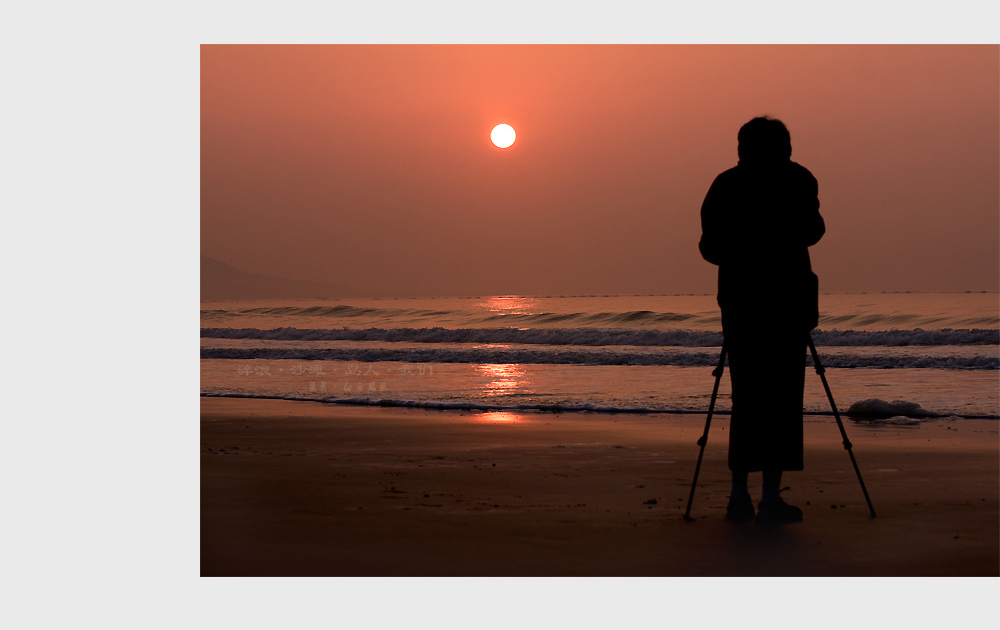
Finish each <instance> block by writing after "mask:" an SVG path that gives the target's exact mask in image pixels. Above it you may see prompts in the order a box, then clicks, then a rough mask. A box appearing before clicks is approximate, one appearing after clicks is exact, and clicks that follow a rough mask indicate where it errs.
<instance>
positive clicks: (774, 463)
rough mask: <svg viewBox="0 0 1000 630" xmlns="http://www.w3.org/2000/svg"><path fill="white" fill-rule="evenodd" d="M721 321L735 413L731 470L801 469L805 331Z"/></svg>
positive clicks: (731, 441)
mask: <svg viewBox="0 0 1000 630" xmlns="http://www.w3.org/2000/svg"><path fill="white" fill-rule="evenodd" d="M726 319H727V318H723V330H724V334H725V343H726V353H727V355H728V357H729V374H730V378H731V379H732V385H733V394H732V400H733V412H732V419H731V428H730V433H729V468H730V470H734V471H745V472H752V471H758V470H802V389H803V386H804V384H805V361H806V339H807V338H806V335H807V333H806V332H803V331H802V329H801V328H799V327H793V329H791V330H790V329H789V328H788V327H785V328H777V327H774V326H760V325H759V323H760V322H755V324H758V325H753V326H733V325H729V326H727V325H726V324H727V322H726V321H725V320H726Z"/></svg>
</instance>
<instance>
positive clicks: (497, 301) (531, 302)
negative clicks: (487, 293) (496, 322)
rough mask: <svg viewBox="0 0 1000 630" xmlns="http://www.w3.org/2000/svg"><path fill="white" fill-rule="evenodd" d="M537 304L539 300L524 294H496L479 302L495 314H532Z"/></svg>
mask: <svg viewBox="0 0 1000 630" xmlns="http://www.w3.org/2000/svg"><path fill="white" fill-rule="evenodd" d="M537 305H538V300H536V299H535V298H530V297H524V296H523V295H494V296H491V297H488V298H486V299H485V300H483V301H482V302H480V303H479V306H481V307H483V308H485V309H486V310H488V311H491V312H492V313H493V314H494V315H530V314H531V313H533V312H534V308H535V307H536V306H537Z"/></svg>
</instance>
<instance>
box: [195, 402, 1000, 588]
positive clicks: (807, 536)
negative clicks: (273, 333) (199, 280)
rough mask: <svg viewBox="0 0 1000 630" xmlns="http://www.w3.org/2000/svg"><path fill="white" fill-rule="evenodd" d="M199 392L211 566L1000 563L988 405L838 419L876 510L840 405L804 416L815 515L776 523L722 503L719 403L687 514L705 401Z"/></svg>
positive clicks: (430, 571)
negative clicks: (615, 410) (659, 406)
mask: <svg viewBox="0 0 1000 630" xmlns="http://www.w3.org/2000/svg"><path fill="white" fill-rule="evenodd" d="M200 406H201V422H200V425H201V428H200V433H201V440H200V441H201V446H200V450H201V574H202V575H203V576H230V575H232V576H235V575H259V576H279V575H287V576H293V575H294V576H307V575H317V576H318V575H324V576H473V575H482V576H749V575H774V576H910V575H919V576H981V575H985V576H994V577H996V576H997V575H998V574H1000V550H998V537H997V531H998V529H1000V512H998V503H1000V501H998V499H1000V496H998V494H1000V457H998V452H1000V449H998V446H1000V442H998V425H997V422H996V421H995V420H970V419H962V420H961V421H955V422H948V421H946V420H925V421H922V422H920V423H919V424H918V425H913V426H907V425H888V426H877V425H872V426H867V425H865V426H862V425H859V424H857V423H853V422H848V421H847V420H846V418H845V427H846V429H847V433H848V437H849V438H850V440H851V442H852V443H853V446H854V448H853V452H854V454H855V457H856V458H857V460H858V465H859V467H860V469H861V472H862V474H863V476H864V480H865V484H866V486H867V488H868V491H869V493H870V495H871V498H872V502H873V504H874V507H875V510H876V512H877V513H878V517H877V518H874V519H873V518H871V517H870V516H869V515H868V509H867V505H866V503H865V500H864V496H863V494H862V492H861V489H860V485H859V484H858V480H857V477H856V476H855V473H854V470H853V468H852V466H851V463H850V459H849V457H848V455H847V453H845V452H844V448H843V446H842V444H841V437H840V433H839V430H838V429H837V427H836V424H835V422H834V420H833V419H832V417H831V418H828V419H814V420H807V422H806V424H805V449H806V469H805V470H804V471H802V472H791V473H787V474H786V478H785V479H783V486H787V487H789V489H788V490H786V491H785V493H784V495H783V497H784V498H785V499H786V500H787V501H789V502H790V503H793V504H795V505H799V506H800V507H802V509H803V511H804V512H805V520H804V521H803V522H802V523H797V524H792V525H787V526H785V527H783V528H780V529H777V530H772V531H765V530H760V529H758V528H756V527H755V526H754V525H753V524H752V523H751V524H743V525H736V524H731V523H728V522H726V521H725V519H724V518H723V515H724V513H725V504H726V501H727V497H728V493H729V474H728V470H727V469H726V463H725V458H726V440H727V437H726V432H727V430H728V416H727V415H726V414H721V413H719V416H718V417H717V418H713V423H712V430H711V432H710V435H709V441H708V446H707V447H706V450H705V459H704V462H703V464H702V468H701V472H700V475H699V484H698V489H697V491H696V494H695V499H694V504H693V507H692V510H691V515H692V516H693V517H695V519H696V520H695V522H693V523H685V522H684V521H683V520H682V519H681V515H682V514H683V512H684V509H685V507H686V502H687V498H688V494H689V492H690V486H691V478H692V475H693V473H694V466H695V461H696V459H697V456H698V451H699V448H698V446H697V445H696V441H697V439H698V438H699V437H700V436H701V433H702V432H703V430H704V415H703V414H701V413H698V414H687V415H671V414H664V413H657V414H655V416H653V415H645V416H644V415H638V414H605V413H595V412H589V413H561V412H544V413H543V412H522V411H510V410H503V411H495V412H488V411H476V410H441V409H421V408H413V407H381V406H370V405H364V406H362V405H343V404H329V403H327V404H319V403H317V402H304V401H289V400H273V399H260V398H239V397H215V396H202V397H201V399H200ZM717 413H718V412H717ZM755 486H759V475H758V476H756V478H755V475H751V487H752V488H753V487H755ZM758 493H759V490H757V491H755V492H754V495H755V498H756V495H757V494H758Z"/></svg>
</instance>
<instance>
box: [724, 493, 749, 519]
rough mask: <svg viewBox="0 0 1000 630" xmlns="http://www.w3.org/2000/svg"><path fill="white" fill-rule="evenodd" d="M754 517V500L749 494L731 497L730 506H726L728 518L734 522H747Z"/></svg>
mask: <svg viewBox="0 0 1000 630" xmlns="http://www.w3.org/2000/svg"><path fill="white" fill-rule="evenodd" d="M752 518H753V501H752V500H751V499H750V495H749V494H745V495H743V496H742V497H736V498H733V497H729V506H728V507H727V508H726V520H729V521H733V522H734V523H746V522H747V521H749V520H750V519H752Z"/></svg>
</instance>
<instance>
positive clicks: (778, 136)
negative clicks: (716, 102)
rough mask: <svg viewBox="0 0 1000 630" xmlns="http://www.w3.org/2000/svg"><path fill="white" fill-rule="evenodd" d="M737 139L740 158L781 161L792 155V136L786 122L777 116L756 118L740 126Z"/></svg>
mask: <svg viewBox="0 0 1000 630" xmlns="http://www.w3.org/2000/svg"><path fill="white" fill-rule="evenodd" d="M737 139H738V140H739V143H740V144H739V149H738V150H737V152H738V154H739V156H740V160H748V161H780V160H787V159H789V158H791V157H792V137H791V136H790V135H789V134H788V129H786V128H785V124H784V123H783V122H781V121H780V120H777V119H775V118H770V117H768V116H761V117H758V118H754V119H753V120H751V121H750V122H748V123H747V124H745V125H743V126H742V127H740V133H739V135H738V136H737Z"/></svg>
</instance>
